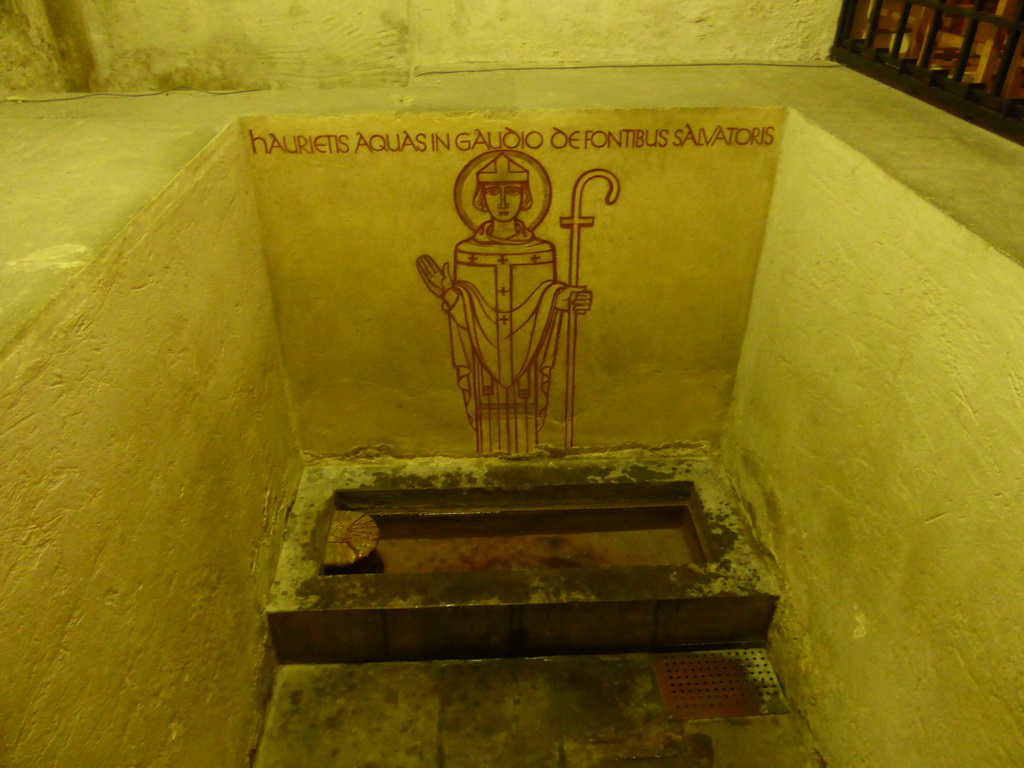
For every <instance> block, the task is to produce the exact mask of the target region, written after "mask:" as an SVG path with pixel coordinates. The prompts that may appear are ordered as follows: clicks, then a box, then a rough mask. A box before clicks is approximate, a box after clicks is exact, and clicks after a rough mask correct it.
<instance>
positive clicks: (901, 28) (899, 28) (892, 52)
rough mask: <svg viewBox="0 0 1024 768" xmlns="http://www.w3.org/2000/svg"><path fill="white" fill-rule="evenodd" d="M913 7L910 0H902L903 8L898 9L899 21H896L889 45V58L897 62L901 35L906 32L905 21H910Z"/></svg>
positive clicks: (901, 41) (901, 42) (901, 43)
mask: <svg viewBox="0 0 1024 768" xmlns="http://www.w3.org/2000/svg"><path fill="white" fill-rule="evenodd" d="M913 7H914V4H913V3H912V2H909V0H904V3H903V8H902V9H901V10H900V18H899V21H897V22H896V31H895V32H894V33H893V36H892V45H890V46H889V58H891V59H892V60H893V61H896V62H898V61H899V57H900V47H902V45H903V37H904V36H905V35H906V33H907V23H908V22H909V21H910V11H911V9H912V8H913Z"/></svg>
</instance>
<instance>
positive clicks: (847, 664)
mask: <svg viewBox="0 0 1024 768" xmlns="http://www.w3.org/2000/svg"><path fill="white" fill-rule="evenodd" d="M1011 149H1012V148H1011V147H1009V145H1007V149H1006V152H1007V153H1009V152H1010V150H1011ZM1016 158H1017V159H1016V162H1017V163H1019V162H1020V154H1019V152H1018V153H1017V154H1016ZM932 173H937V174H941V173H942V171H941V170H938V169H935V168H933V169H932ZM1018 255H1019V254H1018ZM1022 307H1024V271H1022V268H1021V266H1020V264H1018V263H1016V262H1015V261H1014V260H1012V259H1011V258H1009V257H1008V256H1007V255H1006V254H1004V253H1000V252H999V251H997V250H996V249H994V248H993V247H992V246H990V245H989V244H988V243H986V242H985V241H984V240H982V239H981V238H979V237H978V236H977V235H975V234H973V233H972V232H971V231H970V230H969V229H967V228H966V227H964V226H963V225H962V224H959V223H957V222H955V221H953V220H951V219H950V218H948V217H947V216H946V215H945V214H944V213H943V212H942V211H940V210H939V209H938V208H936V207H934V206H933V205H932V204H930V203H929V202H927V201H925V200H924V199H922V198H921V197H919V196H918V195H916V194H914V193H913V192H911V191H910V190H908V189H907V188H906V187H904V186H903V185H901V184H900V183H898V182H896V181H894V180H893V179H892V178H891V177H889V176H887V175H886V174H885V173H884V172H883V171H882V170H880V169H879V167H878V166H876V165H874V164H873V163H872V162H871V161H869V160H867V159H866V158H865V157H864V156H862V155H860V154H858V153H857V152H855V151H853V150H851V149H850V148H849V147H848V146H846V145H844V144H843V143H841V142H840V141H839V140H837V139H835V138H833V137H831V136H829V135H828V134H826V133H825V132H823V131H821V130H819V129H817V128H816V127H814V126H813V125H812V124H810V123H808V122H807V121H805V120H803V119H802V118H800V117H799V116H794V115H791V118H790V122H789V124H788V127H787V135H786V139H785V143H784V147H783V153H782V158H781V161H780V168H779V174H778V180H777V188H776V192H775V196H774V199H773V205H772V211H771V215H770V217H769V223H768V232H767V235H766V243H765V249H764V252H763V253H762V256H761V262H760V267H759V272H758V277H757V282H756V285H755V289H754V296H753V301H752V305H751V313H750V321H749V328H748V333H747V337H746V340H745V342H744V349H743V354H742V357H741V361H740V366H739V370H738V374H737V375H738V378H737V384H736V394H735V401H734V407H733V413H732V419H731V431H730V434H729V438H728V440H727V452H726V455H727V458H728V463H729V465H730V468H731V470H732V471H733V473H734V475H735V477H736V478H737V480H738V482H739V484H740V489H741V491H742V493H743V495H744V496H745V497H747V498H748V499H749V500H750V501H751V503H752V511H753V512H754V514H755V520H756V523H757V525H758V528H759V530H760V531H761V532H762V534H763V535H764V536H765V537H766V540H767V543H768V545H769V547H770V549H771V550H772V552H773V553H774V554H775V556H776V558H777V560H778V563H779V567H780V568H781V572H782V574H783V576H784V580H785V582H786V588H785V597H784V599H783V600H782V602H781V604H780V612H779V614H778V615H777V619H776V624H775V635H776V636H775V642H774V648H775V657H776V660H777V662H778V663H779V668H780V672H781V674H782V677H783V679H784V684H785V686H786V687H787V689H788V691H789V694H790V696H791V697H792V698H793V700H794V701H796V702H798V703H799V704H800V706H801V707H802V708H803V709H804V710H805V711H806V713H807V715H808V718H809V721H810V723H811V725H812V727H813V728H814V729H815V731H816V733H817V736H818V738H819V740H820V743H821V745H822V750H823V753H824V754H825V757H826V758H827V759H828V764H829V765H830V766H836V767H837V768H843V767H844V766H851V767H852V766H867V765H870V766H896V765H898V766H906V767H907V768H914V767H917V766H919V767H920V768H935V767H936V766H950V768H952V767H953V766H966V765H972V766H974V765H977V766H981V765H984V766H992V767H993V768H995V767H996V766H1006V767H1007V768H1008V767H1009V766H1013V765H1018V764H1019V762H1020V745H1021V743H1022V742H1024V721H1022V720H1021V717H1020V707H1019V699H1020V690H1021V684H1022V671H1021V670H1024V651H1022V648H1021V646H1020V644H1019V643H1016V642H1014V641H1013V638H1015V637H1017V635H1018V634H1019V631H1020V610H1019V607H1020V605H1021V604H1022V602H1024V564H1022V560H1021V557H1020V546H1019V542H1020V537H1021V536H1022V535H1024V522H1022V518H1021V515H1020V510H1021V508H1022V506H1024V469H1022V468H1024V410H1022V408H1021V403H1022V398H1024V310H1022Z"/></svg>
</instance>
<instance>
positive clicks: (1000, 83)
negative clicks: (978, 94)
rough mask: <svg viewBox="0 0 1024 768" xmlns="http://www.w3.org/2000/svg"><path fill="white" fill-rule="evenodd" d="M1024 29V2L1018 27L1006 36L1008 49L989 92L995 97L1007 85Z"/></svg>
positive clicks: (1018, 18) (1019, 9) (1002, 57)
mask: <svg viewBox="0 0 1024 768" xmlns="http://www.w3.org/2000/svg"><path fill="white" fill-rule="evenodd" d="M1022 27H1024V0H1022V2H1021V4H1020V6H1019V7H1018V8H1017V26H1016V27H1014V28H1012V29H1011V30H1010V31H1009V33H1008V34H1007V36H1006V48H1005V49H1004V50H1003V55H1002V56H1001V57H1000V59H999V68H998V69H996V74H995V77H993V78H992V88H991V90H990V91H989V93H991V94H992V95H993V96H999V95H1000V94H1001V93H1002V92H1003V87H1004V86H1005V85H1006V78H1007V77H1008V76H1009V74H1010V67H1011V66H1012V65H1013V60H1014V58H1015V57H1016V55H1017V45H1018V44H1019V43H1020V37H1021V28H1022Z"/></svg>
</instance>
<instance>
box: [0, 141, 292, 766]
mask: <svg viewBox="0 0 1024 768" xmlns="http://www.w3.org/2000/svg"><path fill="white" fill-rule="evenodd" d="M232 138H233V136H232ZM95 193H96V194H99V190H95ZM258 238H259V230H258V224H257V222H256V213H255V207H254V204H253V197H252V193H251V191H250V190H249V189H248V188H247V186H246V175H245V172H244V164H243V160H242V158H241V156H240V153H239V146H238V144H237V142H234V141H230V140H228V141H224V140H218V141H217V142H215V143H214V144H213V145H211V146H210V147H209V148H208V149H207V150H204V152H203V153H201V154H200V156H199V157H198V158H197V159H196V160H195V161H193V162H192V163H191V164H189V165H188V166H187V167H185V168H184V169H183V170H182V172H181V173H180V175H179V176H178V177H177V179H176V180H175V181H174V183H173V184H172V185H171V186H170V187H169V188H168V189H166V190H165V191H164V192H163V193H162V194H161V196H160V197H159V198H158V199H157V200H156V201H155V202H154V203H153V204H152V205H151V206H150V207H149V208H147V209H146V210H144V211H143V212H142V213H141V214H139V215H138V216H136V217H135V219H134V220H133V221H132V222H131V224H130V225H129V226H128V228H127V229H126V230H125V231H124V232H123V233H122V234H121V235H120V236H119V237H118V238H117V239H116V240H115V242H114V243H113V244H112V245H111V246H110V247H109V248H108V250H107V251H106V253H104V254H102V255H101V256H99V257H97V258H96V259H95V260H94V261H93V262H92V263H91V264H90V265H89V266H88V267H87V268H86V269H85V270H84V271H83V272H82V273H81V274H79V275H78V277H77V278H76V281H75V282H74V284H73V285H72V286H71V287H70V288H69V289H68V290H66V291H64V292H63V293H62V295H61V297H60V298H59V299H58V300H57V301H56V302H54V303H52V304H50V306H49V307H47V308H46V309H45V310H44V311H43V313H42V314H41V315H40V316H39V317H38V318H37V319H36V321H35V322H34V323H33V324H32V325H30V326H29V327H28V329H27V330H26V331H24V332H23V333H22V334H21V336H20V337H19V338H18V339H16V340H15V341H13V342H12V343H11V344H10V345H8V346H7V347H6V348H5V350H4V354H3V357H2V358H0V434H2V435H3V439H2V440H0V508H2V509H3V515H2V518H0V574H2V578H0V625H2V626H3V628H4V630H3V632H2V633H0V669H3V695H2V696H0V765H11V766H14V765H17V766H19V767H22V766H24V767H26V768H27V767H28V766H39V767H40V768H43V767H44V766H46V767H49V766H58V765H59V766H72V765H74V766H82V768H86V767H88V766H97V767H98V766H104V767H106V766H147V768H148V767H150V766H213V765H224V766H228V765H231V766H237V765H243V764H246V758H247V752H248V750H249V749H250V748H251V747H252V745H253V742H254V739H255V737H256V733H257V732H258V728H259V718H260V716H261V715H260V713H261V711H262V705H263V700H262V697H263V696H264V695H265V693H266V690H267V685H268V683H269V679H270V673H271V672H272V669H271V664H272V662H271V660H270V659H271V658H272V657H271V656H269V655H268V648H267V639H266V630H265V624H264V617H263V615H262V610H263V600H264V598H265V594H266V589H267V585H268V584H269V580H270V578H271V576H272V569H273V566H274V562H275V560H276V553H277V542H278V540H279V538H280V530H281V521H282V518H283V514H284V511H285V508H286V505H287V504H288V503H290V500H291V498H292V495H293V492H294V486H295V483H296V477H297V472H298V470H299V466H298V464H299V462H298V452H297V449H296V446H295V443H294V438H293V436H292V431H291V426H290V422H289V417H288V412H287V406H286V403H285V395H284V387H283V378H282V375H281V368H280V362H279V350H278V347H277V343H276V337H275V329H274V323H273V318H272V314H271V310H270V301H269V293H268V287H267V280H266V272H265V269H264V267H263V263H262V254H261V248H260V244H259V239H258Z"/></svg>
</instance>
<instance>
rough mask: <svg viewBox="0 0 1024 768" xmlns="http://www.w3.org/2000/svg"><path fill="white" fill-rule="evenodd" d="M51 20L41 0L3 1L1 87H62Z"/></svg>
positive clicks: (0, 34)
mask: <svg viewBox="0 0 1024 768" xmlns="http://www.w3.org/2000/svg"><path fill="white" fill-rule="evenodd" d="M64 88H65V83H64V82H63V79H62V78H61V74H60V66H59V65H58V63H57V55H56V50H55V47H54V44H53V35H52V32H51V30H50V22H49V20H48V19H47V18H46V11H45V10H44V7H43V4H42V2H41V1H40V0H7V1H6V2H5V3H0V91H2V90H11V91H60V90H64Z"/></svg>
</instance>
